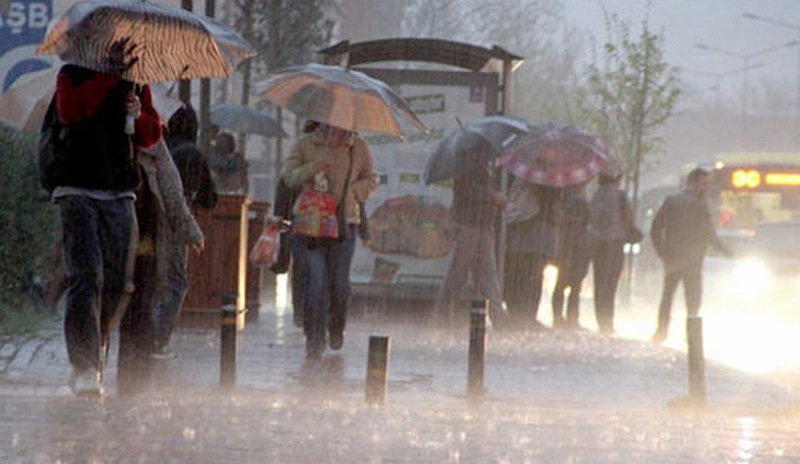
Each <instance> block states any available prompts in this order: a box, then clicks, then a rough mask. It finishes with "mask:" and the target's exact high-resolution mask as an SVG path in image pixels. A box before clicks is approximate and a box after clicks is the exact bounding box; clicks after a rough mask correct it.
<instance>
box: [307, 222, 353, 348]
mask: <svg viewBox="0 0 800 464" xmlns="http://www.w3.org/2000/svg"><path fill="white" fill-rule="evenodd" d="M351 227H352V226H351ZM351 237H353V238H349V239H344V240H340V241H335V242H331V243H329V244H324V245H312V246H309V243H307V242H305V241H304V240H303V239H302V238H299V240H300V247H298V248H300V251H301V253H302V256H301V258H300V259H301V260H302V262H303V275H304V276H305V278H304V279H303V284H304V287H305V288H306V291H305V292H304V294H305V296H306V301H305V305H304V308H303V309H304V312H303V328H304V331H305V334H306V348H307V349H309V350H318V351H321V350H322V349H324V347H325V332H326V329H327V330H328V331H330V332H332V333H341V332H343V331H344V327H345V323H346V320H347V302H348V300H349V299H350V263H351V262H352V261H353V253H354V252H355V246H356V240H355V238H354V237H355V234H351Z"/></svg>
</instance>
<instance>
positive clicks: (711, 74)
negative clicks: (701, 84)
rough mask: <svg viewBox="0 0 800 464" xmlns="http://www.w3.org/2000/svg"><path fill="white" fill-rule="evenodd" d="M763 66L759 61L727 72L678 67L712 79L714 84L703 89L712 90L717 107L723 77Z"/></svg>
mask: <svg viewBox="0 0 800 464" xmlns="http://www.w3.org/2000/svg"><path fill="white" fill-rule="evenodd" d="M763 66H764V63H761V62H759V63H753V64H751V65H750V66H749V67H747V68H742V67H739V68H736V69H732V70H730V71H728V72H724V73H716V72H709V71H701V70H699V69H692V68H687V67H685V66H679V67H678V69H679V70H681V71H687V72H690V73H693V74H698V75H701V76H706V77H711V78H713V79H714V85H713V86H711V87H708V88H706V89H704V90H713V91H714V106H715V107H717V108H719V106H720V98H719V97H720V89H721V88H722V87H721V84H722V79H724V78H726V77H730V76H735V75H737V74H740V73H742V72H744V71H746V70H747V71H749V70H751V69H758V68H761V67H763Z"/></svg>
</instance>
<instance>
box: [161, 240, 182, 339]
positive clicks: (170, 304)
mask: <svg viewBox="0 0 800 464" xmlns="http://www.w3.org/2000/svg"><path fill="white" fill-rule="evenodd" d="M168 246H169V247H170V249H169V258H168V259H169V262H168V263H167V283H168V285H167V286H166V288H164V291H163V294H162V295H161V298H160V299H159V301H158V302H157V303H156V307H155V311H154V312H153V319H154V327H153V329H154V331H155V333H154V337H155V340H154V347H160V346H167V345H168V344H169V339H170V337H171V336H172V331H173V329H174V328H175V323H176V322H177V321H178V315H179V314H180V311H181V306H182V305H183V300H184V298H186V292H187V290H188V288H189V283H188V280H187V277H186V265H187V255H186V245H183V244H173V243H171V244H169V245H168ZM153 272H155V269H153Z"/></svg>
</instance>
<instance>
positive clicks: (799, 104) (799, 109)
mask: <svg viewBox="0 0 800 464" xmlns="http://www.w3.org/2000/svg"><path fill="white" fill-rule="evenodd" d="M744 17H745V18H747V19H753V20H756V21H761V22H765V23H769V24H774V25H776V26H780V27H785V28H787V29H792V30H794V31H795V32H797V38H798V40H800V24H790V23H787V22H785V21H781V20H779V19H772V18H765V17H763V16H758V15H754V14H752V13H744ZM796 42H797V41H796ZM797 50H798V55H797V95H795V107H794V109H795V113H796V116H797V117H798V118H800V47H798V48H797Z"/></svg>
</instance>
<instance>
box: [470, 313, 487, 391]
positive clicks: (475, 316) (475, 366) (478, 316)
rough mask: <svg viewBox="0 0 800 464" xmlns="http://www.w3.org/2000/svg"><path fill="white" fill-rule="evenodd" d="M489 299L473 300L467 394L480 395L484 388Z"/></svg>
mask: <svg viewBox="0 0 800 464" xmlns="http://www.w3.org/2000/svg"><path fill="white" fill-rule="evenodd" d="M488 304H489V302H488V300H472V304H471V307H470V318H469V322H470V323H469V366H468V370H467V394H468V395H469V396H472V397H476V396H480V395H482V394H483V392H484V388H483V367H484V353H485V350H486V314H487V305H488Z"/></svg>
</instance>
